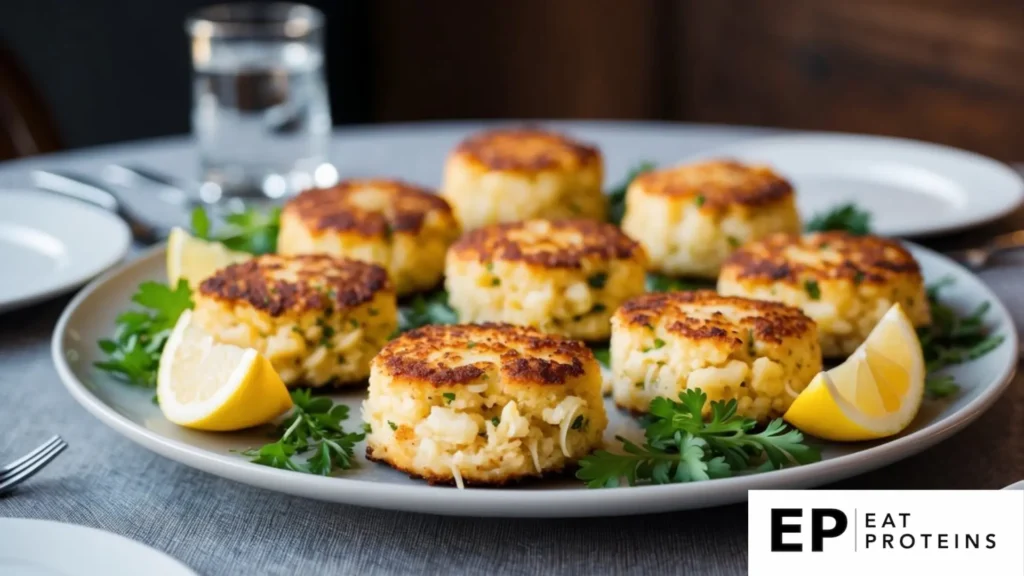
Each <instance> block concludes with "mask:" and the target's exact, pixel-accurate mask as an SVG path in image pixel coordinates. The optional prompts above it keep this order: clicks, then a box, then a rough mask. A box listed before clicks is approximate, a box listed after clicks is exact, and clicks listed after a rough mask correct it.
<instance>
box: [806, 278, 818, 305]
mask: <svg viewBox="0 0 1024 576" xmlns="http://www.w3.org/2000/svg"><path fill="white" fill-rule="evenodd" d="M804 291H806V292H807V295H808V296H810V297H811V300H820V299H821V288H820V287H819V286H818V282H817V281H816V280H805V281H804Z"/></svg>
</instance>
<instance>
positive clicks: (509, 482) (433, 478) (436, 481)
mask: <svg viewBox="0 0 1024 576" xmlns="http://www.w3.org/2000/svg"><path fill="white" fill-rule="evenodd" d="M366 459H367V460H369V461H370V462H377V463H380V464H387V465H388V466H390V467H392V468H394V469H395V470H398V471H399V472H402V473H405V474H408V475H409V478H412V479H413V480H425V481H426V482H427V484H430V485H431V486H455V485H456V484H455V479H454V478H448V477H446V476H437V475H436V474H430V475H424V474H420V473H418V472H414V471H412V470H410V469H408V468H403V467H401V466H398V465H396V464H395V463H393V462H391V461H390V460H388V459H387V458H375V457H374V456H373V454H372V453H371V448H370V447H369V446H367V447H366ZM577 468H579V466H577V465H576V463H574V462H573V463H569V464H566V465H563V466H562V467H561V468H553V469H551V470H547V471H545V472H544V473H543V474H519V475H510V476H507V477H505V478H502V479H500V480H492V481H485V482H481V481H479V480H468V479H465V478H463V482H462V484H463V485H464V486H468V487H473V488H501V487H503V486H518V485H522V484H527V483H532V482H538V481H540V480H548V479H551V478H560V477H565V476H567V475H569V474H571V473H573V472H575V471H576V470H577Z"/></svg>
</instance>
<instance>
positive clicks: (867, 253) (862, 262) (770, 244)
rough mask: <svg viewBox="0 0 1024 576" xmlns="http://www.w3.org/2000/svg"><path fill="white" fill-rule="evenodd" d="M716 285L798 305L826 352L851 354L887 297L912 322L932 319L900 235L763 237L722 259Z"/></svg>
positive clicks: (735, 292) (918, 323)
mask: <svg viewBox="0 0 1024 576" xmlns="http://www.w3.org/2000/svg"><path fill="white" fill-rule="evenodd" d="M718 291H719V292H720V293H722V294H729V295H736V296H747V297H749V298H760V299H762V300H775V301H778V302H784V303H786V304H789V305H790V306H797V307H799V308H801V309H803V311H804V313H805V314H807V315H808V316H810V317H811V318H813V319H814V321H815V322H816V323H817V324H818V337H819V338H820V340H821V350H822V352H823V353H824V354H825V356H826V357H842V356H848V355H850V354H852V353H853V352H854V350H856V349H857V347H858V346H860V345H861V344H862V343H863V342H864V340H865V339H866V338H867V337H868V334H869V333H870V332H871V330H872V328H874V327H875V324H877V323H878V321H879V320H880V319H881V318H882V316H883V315H884V314H885V313H886V311H887V310H889V308H890V307H891V306H892V305H893V304H894V303H899V304H900V306H902V307H903V310H904V311H906V313H907V316H908V317H909V318H910V320H911V321H912V322H913V323H914V325H915V326H924V325H927V324H928V323H930V322H931V312H930V310H929V306H928V297H927V294H926V292H925V285H924V278H923V277H922V276H921V268H920V267H919V266H918V264H917V261H916V260H914V257H913V256H912V255H911V254H910V252H908V251H907V250H906V249H905V248H904V247H903V246H902V245H901V244H900V243H899V242H896V241H894V240H888V239H885V238H878V237H877V236H853V235H851V234H847V233H844V232H822V233H818V234H808V235H805V236H797V235H789V234H776V235H772V236H769V237H768V238H764V239H763V240H761V241H759V242H754V243H751V244H747V245H745V246H743V247H742V248H740V249H739V250H737V251H736V253H735V254H733V255H732V256H731V257H730V258H729V260H728V261H727V262H726V263H725V265H724V266H723V267H722V274H721V276H719V278H718Z"/></svg>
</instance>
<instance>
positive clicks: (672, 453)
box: [576, 389, 821, 488]
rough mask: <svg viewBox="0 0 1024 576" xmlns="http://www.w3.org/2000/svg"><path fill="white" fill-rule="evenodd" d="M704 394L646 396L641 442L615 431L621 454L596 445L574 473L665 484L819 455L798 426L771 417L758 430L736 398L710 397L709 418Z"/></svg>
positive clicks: (592, 479) (592, 483)
mask: <svg viewBox="0 0 1024 576" xmlns="http://www.w3.org/2000/svg"><path fill="white" fill-rule="evenodd" d="M707 398H708V397H707V394H705V393H704V392H703V391H701V390H699V389H690V390H686V391H684V392H683V393H681V394H680V395H679V400H680V402H675V401H673V400H669V399H667V398H660V397H659V398H655V399H654V400H652V401H651V407H650V414H649V415H648V417H647V418H646V420H645V421H644V435H645V442H644V443H643V445H637V444H635V443H633V442H631V441H629V440H627V439H625V438H623V437H621V436H617V437H616V438H617V439H618V440H619V441H620V442H622V449H623V453H613V452H608V451H606V450H598V451H597V452H594V453H593V454H591V455H589V456H587V457H585V458H583V460H581V461H580V468H579V470H578V471H577V472H576V477H577V478H579V479H580V480H583V481H584V482H586V483H587V486H588V487H590V488H604V487H613V486H618V485H619V484H620V482H621V481H622V480H623V479H625V481H626V483H627V484H629V485H630V486H635V485H637V484H669V483H674V482H693V481H698V480H710V479H712V478H725V477H728V476H732V475H734V474H738V473H741V472H745V471H751V470H755V471H766V470H778V469H781V468H785V467H787V466H793V465H798V464H807V463H810V462H816V461H818V460H820V459H821V454H820V453H819V452H818V450H817V449H816V448H815V447H813V446H809V445H807V444H804V436H803V434H801V433H800V431H799V430H796V429H793V428H790V427H788V426H787V425H786V424H784V423H783V422H782V420H781V419H775V420H773V421H772V422H771V423H769V424H768V426H767V427H766V428H765V429H764V430H762V431H760V432H756V433H754V432H753V429H754V427H755V426H756V424H757V422H756V421H754V420H751V419H750V418H744V417H741V416H738V415H737V414H736V408H737V402H736V400H729V401H728V402H719V401H713V402H711V413H710V418H709V419H708V420H706V421H705V419H704V418H703V416H702V413H703V409H704V404H705V403H706V402H707Z"/></svg>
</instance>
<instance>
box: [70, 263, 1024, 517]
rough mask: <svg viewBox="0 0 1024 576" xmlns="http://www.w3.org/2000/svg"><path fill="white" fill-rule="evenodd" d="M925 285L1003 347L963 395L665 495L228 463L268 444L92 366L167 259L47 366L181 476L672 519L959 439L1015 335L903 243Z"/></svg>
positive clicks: (127, 274)
mask: <svg viewBox="0 0 1024 576" xmlns="http://www.w3.org/2000/svg"><path fill="white" fill-rule="evenodd" d="M909 247H910V248H911V250H912V251H913V253H914V256H915V257H916V258H917V259H918V261H919V262H920V263H921V266H922V268H923V271H924V274H925V278H926V280H927V281H929V282H934V281H936V280H938V279H940V278H943V277H946V276H950V277H953V278H954V279H955V283H954V284H953V286H951V287H949V288H948V290H947V291H946V292H944V293H943V294H944V300H946V301H948V302H949V303H950V305H952V306H954V307H955V308H957V309H959V310H962V311H964V312H968V311H970V310H972V309H974V308H975V307H976V306H977V305H978V304H980V303H981V302H982V301H985V300H989V301H991V302H992V307H991V310H990V311H989V314H988V317H987V319H988V321H989V323H990V325H991V326H992V328H993V331H994V333H997V334H1002V335H1003V336H1004V337H1005V340H1004V342H1003V343H1002V344H1001V345H1000V346H999V347H998V348H996V349H995V350H994V351H992V352H991V353H989V354H988V355H986V356H984V357H982V358H980V359H978V360H975V361H973V362H970V363H967V364H962V365H960V366H956V367H954V368H952V369H951V371H950V373H951V374H952V375H954V376H955V377H956V379H957V380H958V382H960V384H961V386H962V389H961V391H960V392H959V393H958V394H957V395H955V396H954V397H952V398H947V399H944V400H936V401H931V400H928V401H926V402H925V404H924V406H923V407H922V410H921V412H920V414H918V416H917V418H916V419H915V421H914V422H913V424H912V425H911V426H910V428H909V429H908V430H906V431H905V432H904V433H902V434H901V435H899V436H897V437H895V438H892V439H889V440H886V441H880V442H871V443H860V444H849V445H840V444H832V443H822V444H820V446H821V448H822V461H821V462H817V463H814V464H809V465H806V466H799V467H794V468H788V469H785V470H779V471H772V472H766V473H761V474H751V475H745V476H738V477H733V478H726V479H720V480H709V481H704V482H694V483H689V484H670V485H662V486H641V487H621V488H605V489H587V488H586V487H584V486H583V484H582V483H581V482H580V481H578V480H576V479H574V478H571V477H567V478H564V479H559V480H550V481H547V480H546V481H542V482H535V483H527V484H524V485H522V486H520V487H513V488H500V489H488V488H469V489H466V490H457V489H454V488H450V487H441V486H429V485H427V484H425V483H423V482H420V481H417V480H411V479H409V478H408V477H406V476H405V475H403V474H401V473H399V472H396V471H394V470H392V469H390V468H388V467H386V466H383V465H379V464H374V463H371V462H368V461H366V460H365V458H363V456H362V454H361V451H362V448H363V447H362V444H360V445H358V446H357V449H356V451H357V455H358V465H357V466H356V468H354V469H353V470H350V471H346V472H344V473H342V474H339V475H338V476H336V477H321V476H313V475H309V474H301V473H295V472H288V471H283V470H277V469H274V468H268V467H265V466H260V465H256V464H252V463H250V462H248V461H247V460H246V459H245V458H243V457H241V456H238V455H237V454H234V453H232V450H241V449H245V448H250V447H253V446H259V445H261V444H263V443H264V442H266V441H267V439H266V436H265V435H264V434H262V433H260V432H258V431H253V432H242V433H231V434H213V433H203V432H197V431H192V430H187V429H184V428H179V427H177V426H175V425H173V424H171V423H170V422H168V421H166V420H165V419H164V418H163V416H162V415H161V413H160V410H159V408H158V407H157V406H155V405H154V404H153V403H152V397H153V392H152V391H150V390H144V389H140V388H136V387H133V386H129V385H127V384H124V383H122V382H119V381H117V380H115V379H113V378H111V377H110V376H108V375H107V374H105V373H103V372H100V371H99V370H96V369H95V368H93V362H95V361H96V360H98V359H99V358H100V352H99V348H98V347H97V345H96V341H97V340H99V339H100V338H103V337H105V336H107V335H108V334H109V333H110V332H111V331H112V329H113V326H114V319H115V317H116V316H117V314H118V313H119V312H120V311H121V310H122V309H123V308H125V307H127V306H128V303H129V300H130V297H131V295H132V293H133V292H134V291H135V289H136V287H137V286H138V285H139V283H141V282H143V281H146V280H160V281H162V280H164V279H165V276H164V256H165V253H164V249H163V248H162V247H158V248H155V249H153V250H151V251H149V252H147V253H146V254H144V255H143V256H141V257H140V258H138V259H137V260H135V261H133V262H131V263H128V264H125V265H123V266H121V267H119V268H117V269H115V270H113V271H111V272H109V273H107V274H106V275H104V276H103V277H101V278H99V279H97V280H96V281H94V282H93V283H92V284H90V285H89V286H88V287H87V288H86V289H84V290H83V291H82V292H81V293H79V294H78V295H77V296H76V297H75V298H74V300H72V301H71V303H70V304H69V305H68V307H67V309H66V310H65V311H64V313H63V315H62V316H61V318H60V320H59V322H58V324H57V327H56V330H55V332H54V335H53V343H52V344H53V345H52V353H53V360H54V363H55V365H56V367H57V371H58V373H59V374H60V377H61V379H62V380H63V382H64V384H65V386H66V387H67V389H68V391H69V392H71V394H72V396H74V398H75V399H76V400H77V401H78V402H79V403H81V404H82V406H84V407H85V408H86V409H87V410H88V411H89V412H90V413H92V414H93V415H94V416H96V418H98V419H99V420H101V421H102V422H103V423H105V424H107V425H108V426H110V427H111V428H113V429H114V430H116V431H117V432H118V433H120V434H122V435H124V436H126V437H127V438H129V439H131V440H132V441H134V442H136V443H138V444H140V445H142V446H144V447H145V448H147V449H149V450H152V451H154V452H156V453H158V454H161V455H163V456H165V457H167V458H171V459H173V460H177V461H179V462H181V463H183V464H185V465H187V466H191V467H193V468H197V469H199V470H203V471H206V472H209V473H211V474H216V475H218V476H222V477H225V478H229V479H231V480H235V481H238V482H243V483H246V484H251V485H253V486H258V487H261V488H265V489H268V490H275V491H278V492H283V493H287V494H293V495H297V496H303V497H308V498H315V499H320V500H325V501H331V502H339V503H345V504H356V505H361V506H371V507H377V508H385V509H392V510H403V511H411V512H426V513H432V514H446V515H460V516H506V517H581V516H613V515H627V514H641V513H655V512H667V511H673V510H684V509H693V508H701V507H707V506H716V505H720V504H728V503H734V502H740V501H743V500H745V499H746V498H747V491H748V490H755V489H781V488H807V487H812V486H819V485H823V484H827V483H829V482H834V481H837V480H840V479H843V478H848V477H850V476H855V475H857V474H861V473H864V472H867V471H870V470H873V469H876V468H879V467H881V466H885V465H886V464H889V463H892V462H895V461H897V460H900V459H903V458H906V457H908V456H911V455H913V454H915V453H917V452H920V451H921V450H924V449H925V448H927V447H929V446H932V445H934V444H935V443H937V442H939V441H941V440H943V439H944V438H947V437H949V436H951V435H952V434H954V433H956V432H957V431H959V430H960V429H962V428H963V427H964V426H966V425H967V424H968V423H970V422H971V421H973V420H974V419H976V418H977V417H978V416H980V415H981V414H982V413H983V412H984V411H985V410H986V409H988V408H989V407H990V406H991V405H992V403H993V402H995V400H996V399H997V398H998V397H999V395H1000V394H1001V393H1002V391H1003V390H1004V389H1005V388H1006V386H1007V384H1009V382H1010V380H1011V379H1012V377H1013V374H1014V371H1015V369H1016V365H1017V354H1016V351H1017V334H1016V331H1015V329H1014V327H1013V323H1012V321H1011V319H1010V316H1009V314H1008V312H1007V310H1006V308H1005V307H1004V306H1003V305H1002V303H1000V302H999V300H998V299H997V298H996V296H995V295H994V294H993V293H992V292H991V291H990V290H989V289H988V288H987V287H986V286H985V285H984V284H983V283H982V282H981V281H980V280H979V279H978V278H977V277H975V276H974V275H972V274H971V273H970V272H968V271H967V270H965V269H964V268H962V267H961V266H959V265H957V264H955V263H954V262H952V261H951V260H949V259H948V258H946V257H944V256H941V255H939V254H937V253H935V252H932V251H930V250H927V249H925V248H921V247H919V246H915V245H909ZM364 392H365V391H364V390H363V389H357V390H352V391H348V392H343V393H335V394H332V395H331V397H332V398H333V399H334V400H335V401H341V402H344V403H345V404H348V405H349V406H350V407H351V408H352V412H351V414H352V416H350V420H349V422H350V426H351V427H355V426H358V423H359V420H358V418H359V404H360V402H361V401H362V399H363V397H364ZM608 409H609V416H610V423H609V426H608V429H607V431H606V434H605V439H606V440H612V439H613V437H614V436H615V435H616V434H620V435H626V436H630V435H632V434H634V433H637V432H639V427H638V426H637V425H636V424H635V423H634V422H633V420H632V419H631V418H630V417H628V416H626V415H625V414H623V413H622V412H621V411H619V410H618V409H616V408H615V407H614V406H613V405H612V404H611V402H610V401H609V402H608Z"/></svg>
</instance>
